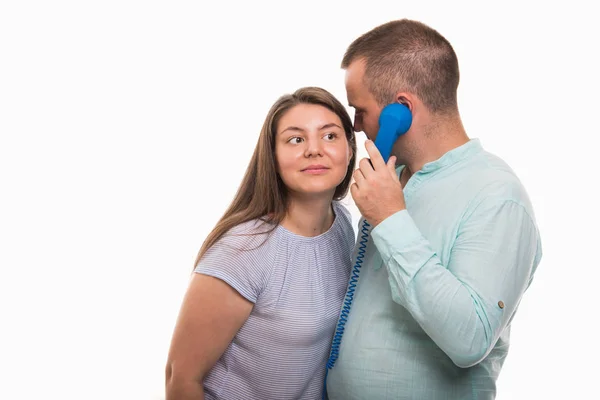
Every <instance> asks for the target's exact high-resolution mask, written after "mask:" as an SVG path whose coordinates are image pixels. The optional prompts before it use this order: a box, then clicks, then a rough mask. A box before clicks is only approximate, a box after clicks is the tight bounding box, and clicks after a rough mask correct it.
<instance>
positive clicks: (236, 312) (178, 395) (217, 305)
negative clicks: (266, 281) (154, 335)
mask: <svg viewBox="0 0 600 400" xmlns="http://www.w3.org/2000/svg"><path fill="white" fill-rule="evenodd" d="M253 306H254V304H253V303H252V302H250V301H249V300H247V299H246V298H244V297H243V296H242V295H240V294H239V293H238V292H237V291H236V290H235V289H233V288H232V287H231V286H229V285H228V284H227V283H225V282H223V281H222V280H220V279H217V278H213V277H211V276H207V275H202V274H197V273H194V276H193V277H192V279H191V282H190V285H189V287H188V290H187V292H186V295H185V297H184V300H183V304H182V306H181V311H180V313H179V317H178V319H177V323H176V325H175V330H174V333H173V338H172V341H171V347H170V350H169V357H168V361H167V367H166V400H192V399H193V400H203V399H204V389H203V380H204V377H205V376H206V374H207V373H208V371H209V370H210V369H211V368H212V367H213V365H214V364H215V363H216V362H217V360H218V359H219V358H220V357H221V355H222V354H223V352H224V351H225V349H226V348H227V346H229V343H231V341H232V340H233V337H234V336H235V335H236V333H237V332H238V330H239V329H240V328H241V327H242V325H243V324H244V322H246V320H247V319H248V316H249V315H250V312H251V311H252V307H253Z"/></svg>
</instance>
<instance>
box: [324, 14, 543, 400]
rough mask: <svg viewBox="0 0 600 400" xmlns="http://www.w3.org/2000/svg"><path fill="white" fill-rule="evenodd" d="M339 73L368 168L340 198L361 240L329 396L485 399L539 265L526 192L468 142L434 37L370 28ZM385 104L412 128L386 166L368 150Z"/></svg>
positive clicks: (447, 64)
mask: <svg viewBox="0 0 600 400" xmlns="http://www.w3.org/2000/svg"><path fill="white" fill-rule="evenodd" d="M342 68H344V69H345V70H346V90H347V94H348V100H349V103H350V106H351V107H353V108H355V110H356V117H355V130H356V131H364V132H365V134H366V135H367V137H368V139H370V140H368V141H367V143H366V149H367V152H368V154H369V157H370V159H371V162H372V166H371V163H369V160H367V159H363V160H361V161H360V163H359V168H358V169H357V170H356V171H355V174H354V179H355V183H354V184H353V185H352V187H351V194H352V197H353V199H354V201H355V203H356V205H357V207H358V209H359V210H360V212H361V214H362V216H363V218H364V219H366V220H367V221H368V222H369V224H370V226H371V228H370V229H371V230H370V234H369V240H368V243H367V246H366V253H365V256H364V258H363V263H362V268H361V271H360V276H359V281H358V286H357V288H356V292H355V296H354V300H353V303H352V306H351V311H350V313H349V319H348V321H347V323H346V325H345V330H344V333H343V336H342V341H341V347H340V349H339V358H337V361H336V362H335V365H334V366H333V368H332V369H331V370H329V372H328V377H327V382H326V383H327V390H328V397H329V399H330V400H338V399H343V400H351V399H411V400H417V399H426V400H436V399H443V400H447V399H479V400H481V399H494V398H495V396H496V384H495V382H496V380H497V378H498V375H499V373H500V369H501V367H502V364H503V362H504V360H505V358H506V355H507V352H508V346H509V336H510V324H511V321H512V319H513V317H514V315H515V311H516V310H517V307H518V305H519V302H520V300H521V298H522V296H523V294H524V292H525V291H526V289H527V288H528V287H529V285H530V283H531V281H532V279H533V275H534V272H535V270H536V268H537V266H538V264H539V262H540V258H541V255H542V250H541V242H540V237H539V233H538V229H537V226H536V222H535V218H534V213H533V209H532V205H531V203H530V201H529V198H528V195H527V193H526V191H525V189H524V188H523V186H522V185H521V183H520V181H519V179H518V178H517V176H516V175H515V174H514V173H513V171H512V170H511V169H510V167H509V166H508V165H507V164H506V163H505V162H503V161H502V160H501V159H500V158H498V157H496V156H494V155H492V154H490V153H488V152H486V151H485V150H484V149H483V148H482V145H481V143H480V142H479V141H478V140H477V139H470V138H469V137H468V136H467V134H466V132H465V130H464V128H463V125H462V122H461V118H460V115H459V111H458V106H457V96H456V92H457V87H458V82H459V69H458V61H457V58H456V54H455V52H454V50H453V49H452V46H451V45H450V43H449V42H448V41H447V40H446V39H445V38H444V37H442V36H441V35H440V34H439V33H438V32H437V31H435V30H433V29H431V28H430V27H428V26H426V25H424V24H422V23H420V22H416V21H410V20H399V21H393V22H389V23H387V24H384V25H381V26H379V27H376V28H375V29H373V30H371V31H370V32H368V33H366V34H364V35H363V36H361V37H359V38H358V39H356V40H355V41H354V42H353V43H352V44H351V45H350V46H349V48H348V49H347V51H346V54H345V56H344V59H343V61H342ZM392 102H400V103H402V104H404V105H406V106H407V107H408V108H409V109H410V111H411V113H412V117H413V121H412V125H411V127H410V129H409V131H408V132H407V133H406V134H405V135H403V136H401V137H400V138H399V139H398V141H397V142H396V143H395V145H394V148H393V151H392V157H390V160H389V162H388V163H387V165H386V163H385V162H384V161H383V159H382V157H381V155H380V153H379V151H378V150H377V148H376V147H375V146H374V144H373V142H372V140H374V139H375V137H376V136H377V131H378V129H379V126H378V118H379V114H380V112H381V109H382V108H383V107H384V106H385V105H387V104H389V103H392ZM395 165H398V167H397V168H396V169H395V168H394V167H395ZM361 226H362V221H361ZM358 239H359V242H360V232H359V238H358ZM359 246H360V243H359V244H358V245H357V249H356V250H355V255H354V256H355V257H356V255H357V253H358V247H359Z"/></svg>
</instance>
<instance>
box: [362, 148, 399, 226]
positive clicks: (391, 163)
mask: <svg viewBox="0 0 600 400" xmlns="http://www.w3.org/2000/svg"><path fill="white" fill-rule="evenodd" d="M365 148H366V149H367V153H368V154H369V157H370V159H371V163H369V159H367V158H363V159H362V160H360V162H359V164H358V169H357V170H356V171H354V183H353V184H352V186H351V187H350V193H351V194H352V198H353V199H354V202H355V203H356V206H357V207H358V209H359V210H360V213H361V214H362V216H363V217H364V218H365V219H366V220H367V221H368V222H369V224H371V225H372V226H373V227H375V226H377V225H378V224H379V223H380V222H381V221H383V220H384V219H386V218H387V217H389V216H390V215H392V214H395V213H396V212H398V211H401V210H404V209H406V204H405V202H404V192H403V191H402V185H401V184H400V180H399V179H398V177H397V176H396V170H395V163H396V157H394V156H392V157H390V159H389V160H388V163H387V165H386V163H385V162H384V161H383V157H381V153H380V152H379V150H378V149H377V147H375V144H374V143H373V142H372V141H371V140H367V141H366V143H365ZM371 164H372V166H371Z"/></svg>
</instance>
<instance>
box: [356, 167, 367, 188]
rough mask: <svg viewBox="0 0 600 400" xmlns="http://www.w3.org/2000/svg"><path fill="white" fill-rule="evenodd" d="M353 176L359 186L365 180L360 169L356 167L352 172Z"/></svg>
mask: <svg viewBox="0 0 600 400" xmlns="http://www.w3.org/2000/svg"><path fill="white" fill-rule="evenodd" d="M353 178H354V182H355V183H356V184H357V185H358V186H359V187H360V186H361V185H362V184H363V183H364V181H365V176H364V175H363V173H362V171H361V170H360V169H357V170H355V171H354V174H353Z"/></svg>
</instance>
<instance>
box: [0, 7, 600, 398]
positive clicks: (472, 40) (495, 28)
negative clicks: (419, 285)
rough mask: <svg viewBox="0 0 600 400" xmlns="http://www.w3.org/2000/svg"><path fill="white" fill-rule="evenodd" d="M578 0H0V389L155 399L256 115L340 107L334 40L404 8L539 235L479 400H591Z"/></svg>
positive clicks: (586, 147) (589, 233)
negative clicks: (326, 93)
mask: <svg viewBox="0 0 600 400" xmlns="http://www.w3.org/2000/svg"><path fill="white" fill-rule="evenodd" d="M486 4H488V3H486ZM489 4H491V3H489ZM582 4H583V2H582V3H579V2H577V1H569V2H560V3H557V5H550V4H549V2H542V1H540V2H532V1H529V2H527V1H518V2H507V1H503V2H496V3H494V5H483V3H481V4H478V3H475V2H472V3H465V2H456V1H455V2H448V1H446V2H439V3H433V2H428V1H410V2H409V1H393V2H392V1H390V2H380V1H374V0H369V1H364V2H356V3H350V2H349V1H343V2H341V1H340V2H332V1H324V0H322V1H318V2H313V1H302V2H300V1H296V2H272V3H269V4H267V2H264V1H263V2H260V1H248V2H242V1H240V2H237V3H234V2H200V1H185V2H183V1H180V2H178V1H171V2H166V1H164V2H158V1H131V0H119V1H96V2H92V1H71V2H67V1H46V2H42V1H38V2H31V1H16V0H15V1H4V2H2V3H1V5H0V133H1V141H0V202H1V207H0V268H1V270H0V271H1V272H0V324H1V326H0V398H2V399H11V400H13V399H42V398H43V399H47V398H60V399H87V400H91V399H150V400H158V399H163V398H164V389H163V385H164V366H165V361H166V355H167V350H168V346H169V341H170V337H171V333H172V329H173V326H174V323H175V318H176V316H177V312H178V310H179V305H180V302H181V300H182V296H183V294H184V291H185V289H186V286H187V282H188V277H189V274H190V272H191V269H192V263H193V260H194V258H195V255H196V252H197V251H198V249H199V247H200V245H201V243H202V241H203V239H204V237H205V236H206V234H207V233H208V232H209V230H210V229H211V228H212V227H213V225H214V224H215V222H216V221H217V219H218V218H219V216H220V215H221V213H222V212H223V211H224V209H225V207H226V206H227V205H228V203H229V201H230V200H231V199H232V196H233V194H234V192H235V190H236V189H237V186H238V184H239V182H240V179H241V177H242V174H243V173H244V170H245V168H246V165H247V163H248V161H249V158H250V155H251V153H252V151H253V148H254V145H255V143H256V140H257V138H258V133H259V131H260V127H261V125H262V121H263V118H264V117H265V115H266V113H267V111H268V109H269V107H270V106H271V104H272V103H273V102H274V101H275V100H276V99H277V97H279V96H280V95H281V94H283V93H286V92H290V91H293V90H295V89H296V88H298V87H300V86H305V85H317V86H322V87H324V88H326V89H328V90H330V91H331V92H332V93H334V94H335V95H336V96H338V97H339V98H340V99H341V100H342V101H343V102H344V104H345V103H346V96H345V91H344V86H343V71H342V70H341V69H340V68H339V63H340V60H341V58H342V55H343V53H344V51H345V49H346V46H347V45H348V44H349V43H350V42H351V41H352V40H353V39H355V38H356V37H357V36H358V35H360V34H362V33H364V32H366V31H367V30H369V29H371V28H373V27H375V26H376V25H378V24H380V23H384V22H387V21H389V20H391V19H396V18H402V17H408V18H413V19H418V20H421V21H423V22H425V23H427V24H429V25H431V26H433V27H434V28H436V29H437V30H439V31H440V32H441V33H442V34H443V35H445V36H446V37H447V38H448V39H449V40H450V42H451V43H452V44H453V46H454V48H455V50H456V52H457V54H458V57H459V62H460V68H461V83H460V87H459V106H460V110H461V113H462V117H463V122H464V124H465V127H466V129H467V132H468V134H469V135H470V136H471V137H477V138H479V139H480V140H481V142H482V144H483V145H484V147H485V148H486V149H487V150H489V151H491V152H493V153H496V154H497V155H499V156H501V157H502V158H504V159H505V160H506V161H507V162H508V163H509V164H510V165H511V166H512V167H513V168H514V169H515V171H516V172H517V174H518V175H519V176H520V177H521V178H522V180H523V182H524V184H525V185H526V187H527V189H528V191H529V194H530V196H531V199H532V201H533V204H534V207H535V211H536V216H537V219H538V223H539V227H540V230H541V233H542V238H543V246H544V257H543V260H542V263H541V265H540V267H539V270H538V274H537V277H536V279H535V281H534V282H533V285H532V287H531V289H530V290H529V291H528V292H527V293H526V296H525V298H524V300H523V302H522V305H521V308H520V310H519V312H518V315H517V317H516V319H515V320H514V323H513V332H512V345H511V350H510V352H509V355H508V358H507V360H506V363H505V367H504V369H503V371H502V373H501V376H500V380H499V382H498V391H499V394H498V397H497V398H498V399H499V400H513V399H514V400H518V399H533V398H535V399H545V398H561V399H567V398H569V399H571V398H572V399H575V398H591V397H593V395H592V393H597V387H598V386H597V382H598V376H597V372H598V367H597V361H598V358H599V355H600V354H599V352H598V344H597V334H596V332H595V330H594V328H593V326H594V325H595V324H596V319H597V317H598V314H599V313H598V312H597V311H596V304H597V300H598V294H599V292H600V291H599V290H598V289H597V279H598V276H599V274H598V272H597V270H598V267H599V266H600V265H599V264H600V263H599V262H598V253H597V249H598V246H599V245H598V241H597V240H596V239H597V238H598V237H599V235H598V234H597V233H596V232H597V229H598V225H599V222H600V221H599V218H598V211H597V207H598V200H599V196H598V195H597V194H594V192H596V191H597V190H596V188H595V186H597V182H598V179H597V176H596V174H597V172H598V168H597V166H596V165H597V162H596V161H597V157H598V156H597V151H596V147H595V143H596V142H597V140H596V139H597V137H598V134H599V133H600V132H599V129H598V121H597V119H598V109H599V107H598V106H599V102H598V91H599V89H600V87H599V84H598V83H599V82H598V71H599V70H600V68H599V65H598V62H597V61H594V59H593V55H594V54H595V55H597V53H598V46H599V45H598V38H599V37H600V34H599V33H600V31H599V29H598V28H597V27H594V25H597V18H596V19H595V18H593V13H592V11H591V9H590V8H589V7H584V6H583V5H582ZM363 141H364V135H362V134H360V135H359V149H360V151H361V153H360V155H361V157H362V156H364V155H365V151H364V147H363ZM348 204H349V206H350V207H353V208H352V210H353V212H354V215H355V218H357V217H358V213H357V211H356V208H354V206H353V205H352V203H351V198H349V199H348ZM595 372H596V373H595Z"/></svg>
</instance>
